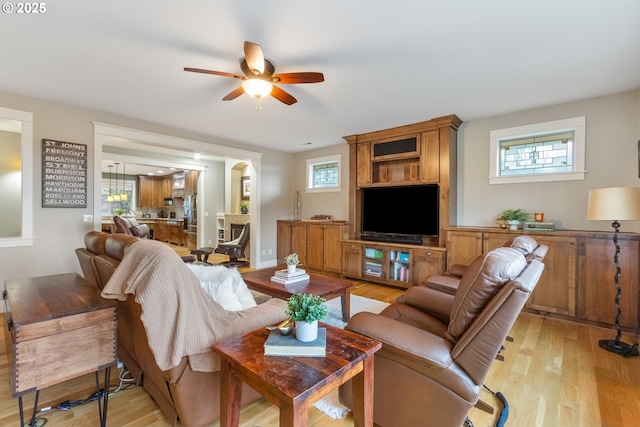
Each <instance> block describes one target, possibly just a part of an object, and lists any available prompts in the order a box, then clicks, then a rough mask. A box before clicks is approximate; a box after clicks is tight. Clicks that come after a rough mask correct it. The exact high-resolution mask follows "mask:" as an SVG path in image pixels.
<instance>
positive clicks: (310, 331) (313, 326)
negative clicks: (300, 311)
mask: <svg viewBox="0 0 640 427" xmlns="http://www.w3.org/2000/svg"><path fill="white" fill-rule="evenodd" d="M316 338H318V321H317V320H314V321H313V322H303V321H300V320H298V321H296V339H297V340H298V341H304V342H309V341H313V340H315V339H316Z"/></svg>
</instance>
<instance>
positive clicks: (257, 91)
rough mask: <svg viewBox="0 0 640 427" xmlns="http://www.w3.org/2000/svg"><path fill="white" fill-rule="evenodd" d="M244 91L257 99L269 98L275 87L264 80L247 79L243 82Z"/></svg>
mask: <svg viewBox="0 0 640 427" xmlns="http://www.w3.org/2000/svg"><path fill="white" fill-rule="evenodd" d="M242 89H244V91H245V92H246V93H248V94H249V95H251V96H253V97H254V98H256V99H260V98H263V97H265V96H268V95H269V94H270V93H271V91H272V90H273V85H272V84H271V83H270V82H268V81H266V80H263V79H247V80H245V81H243V82H242Z"/></svg>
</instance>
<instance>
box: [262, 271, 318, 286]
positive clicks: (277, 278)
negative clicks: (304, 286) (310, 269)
mask: <svg viewBox="0 0 640 427" xmlns="http://www.w3.org/2000/svg"><path fill="white" fill-rule="evenodd" d="M305 280H309V275H308V274H307V272H306V271H305V270H304V269H302V268H297V269H296V271H294V272H293V273H289V272H288V271H287V270H286V269H285V270H276V272H275V274H274V275H273V276H272V277H271V281H272V282H278V283H282V284H283V285H289V284H291V283H298V282H304V281H305Z"/></svg>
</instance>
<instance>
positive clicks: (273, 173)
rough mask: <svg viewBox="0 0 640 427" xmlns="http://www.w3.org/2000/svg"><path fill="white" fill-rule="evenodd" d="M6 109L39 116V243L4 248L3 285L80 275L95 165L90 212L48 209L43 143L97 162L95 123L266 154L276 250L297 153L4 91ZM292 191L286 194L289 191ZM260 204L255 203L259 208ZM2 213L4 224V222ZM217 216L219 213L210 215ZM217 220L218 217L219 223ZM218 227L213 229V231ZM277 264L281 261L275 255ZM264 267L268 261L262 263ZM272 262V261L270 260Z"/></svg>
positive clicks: (266, 237)
mask: <svg viewBox="0 0 640 427" xmlns="http://www.w3.org/2000/svg"><path fill="white" fill-rule="evenodd" d="M0 106H3V107H6V108H12V109H16V110H21V111H28V112H32V113H33V118H34V120H33V135H34V137H33V153H34V161H33V170H34V175H33V177H31V179H32V180H33V183H34V194H33V206H34V209H33V218H34V239H35V243H34V245H33V246H30V247H21V248H0V284H4V281H5V280H7V279H12V278H23V277H35V276H43V275H49V274H58V273H67V272H74V271H77V272H80V268H79V265H78V260H77V258H76V255H75V252H74V250H75V248H77V247H80V246H83V244H84V243H83V241H84V240H83V239H84V235H85V234H86V233H87V232H88V231H90V230H91V229H92V224H85V223H83V222H82V217H83V215H92V214H93V209H94V202H93V198H94V197H95V196H94V194H93V187H94V183H93V176H94V170H95V169H94V165H92V164H89V170H88V171H87V173H88V177H89V182H88V193H89V197H90V199H89V202H88V206H87V208H86V209H71V208H70V209H61V208H58V209H53V208H42V207H41V197H42V184H41V182H42V173H41V171H42V168H41V159H40V158H41V154H42V150H41V145H42V144H41V141H42V139H43V138H49V139H54V140H60V141H68V142H75V143H80V144H86V145H87V149H88V153H87V158H89V159H93V152H94V146H93V140H94V126H93V124H92V121H98V122H102V123H109V124H113V125H117V126H124V127H128V128H133V129H139V130H143V131H149V132H154V133H159V134H165V135H171V136H176V137H181V138H188V139H192V140H198V141H202V142H206V143H212V144H218V145H221V146H228V147H234V148H241V149H246V150H252V151H256V152H261V153H262V166H261V171H262V175H261V176H260V180H264V181H265V184H264V186H263V187H262V188H263V197H262V200H263V201H264V202H265V203H264V204H263V205H262V206H261V207H260V209H261V222H260V228H259V236H258V238H259V239H260V241H261V242H263V244H265V243H266V244H268V245H270V246H272V247H273V248H275V236H276V230H275V229H276V226H275V225H276V220H277V219H278V218H281V217H283V216H284V215H285V213H286V211H284V210H283V207H284V206H289V205H290V200H289V198H290V192H291V191H290V189H285V188H284V186H283V185H279V183H282V182H287V183H289V185H291V184H290V182H291V176H292V172H291V169H292V168H291V164H292V161H293V155H290V154H287V153H282V152H279V151H274V150H268V149H264V148H257V147H253V146H249V145H246V144H238V143H235V142H233V143H231V142H228V141H222V140H219V139H215V138H212V137H207V136H203V135H199V134H194V133H190V132H186V131H184V130H176V129H172V128H167V127H164V126H161V125H157V124H152V123H147V122H141V121H138V120H133V119H130V118H127V117H120V116H117V115H112V114H106V113H102V112H98V111H92V110H85V109H80V108H74V107H71V106H68V105H64V104H57V103H53V102H48V101H43V100H38V99H34V98H28V97H23V96H18V95H14V94H10V93H6V92H0ZM285 190H286V191H285ZM255 207H256V206H255V205H254V208H255ZM3 215H4V214H3V213H1V212H0V220H1V219H2V218H3ZM210 217H213V218H215V212H213V213H211V212H210ZM213 218H212V219H213ZM214 229H215V228H214V227H212V230H214ZM271 258H272V260H275V251H273V255H272V257H271ZM256 261H257V262H258V263H261V262H264V261H265V260H263V259H260V256H258V259H257V260H256ZM266 261H269V258H268V257H267V259H266Z"/></svg>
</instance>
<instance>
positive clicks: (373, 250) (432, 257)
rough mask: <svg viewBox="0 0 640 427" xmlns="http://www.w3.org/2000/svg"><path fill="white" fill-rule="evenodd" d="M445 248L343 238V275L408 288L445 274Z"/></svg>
mask: <svg viewBox="0 0 640 427" xmlns="http://www.w3.org/2000/svg"><path fill="white" fill-rule="evenodd" d="M444 255H445V249H444V248H431V247H426V246H419V245H402V244H397V243H377V242H367V241H362V240H344V241H343V242H342V275H343V276H345V277H352V278H355V279H362V280H367V281H371V282H377V283H384V284H387V285H391V286H396V287H402V288H408V287H410V286H416V285H422V284H424V281H425V279H426V278H427V276H429V275H432V274H442V272H443V270H444V258H445V256H444Z"/></svg>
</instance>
